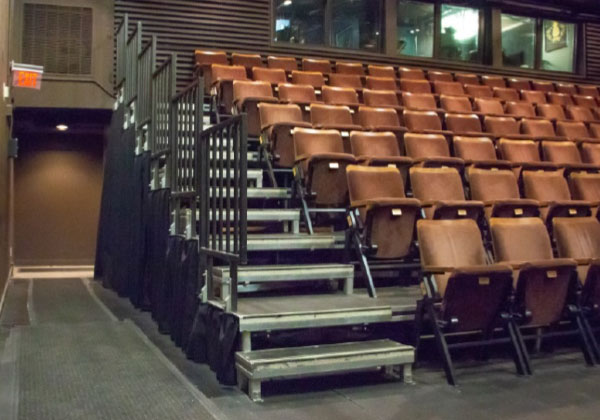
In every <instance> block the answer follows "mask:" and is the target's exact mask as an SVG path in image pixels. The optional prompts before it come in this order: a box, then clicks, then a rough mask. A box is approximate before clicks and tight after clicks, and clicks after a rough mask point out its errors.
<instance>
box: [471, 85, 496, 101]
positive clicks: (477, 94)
mask: <svg viewBox="0 0 600 420" xmlns="http://www.w3.org/2000/svg"><path fill="white" fill-rule="evenodd" d="M465 92H466V93H467V95H470V96H472V97H473V98H493V97H494V91H492V88H491V87H489V86H486V85H481V86H479V85H465Z"/></svg>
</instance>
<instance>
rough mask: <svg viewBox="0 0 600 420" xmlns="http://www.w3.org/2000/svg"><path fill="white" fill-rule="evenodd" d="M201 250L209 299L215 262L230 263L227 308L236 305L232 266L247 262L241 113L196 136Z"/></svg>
mask: <svg viewBox="0 0 600 420" xmlns="http://www.w3.org/2000/svg"><path fill="white" fill-rule="evenodd" d="M199 142H200V145H199V150H200V153H199V157H200V159H199V164H200V165H199V184H198V192H199V194H198V203H199V210H200V212H199V213H200V223H199V229H198V234H199V240H200V253H201V255H202V257H203V259H205V261H206V280H207V292H208V298H209V299H212V298H214V289H213V284H212V268H213V265H214V262H215V260H217V261H221V262H224V263H226V264H228V265H229V266H230V274H231V296H230V299H231V301H230V308H231V310H232V311H235V310H236V309H237V284H238V283H237V270H238V266H239V265H240V264H246V262H247V229H248V224H247V217H246V214H247V210H248V200H247V187H248V183H247V182H248V181H247V170H248V138H247V121H246V114H242V115H238V116H235V117H232V118H229V119H227V120H225V121H223V122H221V123H219V124H217V125H215V126H212V127H210V128H208V129H207V130H204V131H203V132H202V134H201V135H200V138H199Z"/></svg>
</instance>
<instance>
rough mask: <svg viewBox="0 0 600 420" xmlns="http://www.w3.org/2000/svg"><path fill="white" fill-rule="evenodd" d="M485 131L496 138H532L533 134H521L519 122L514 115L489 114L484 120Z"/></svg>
mask: <svg viewBox="0 0 600 420" xmlns="http://www.w3.org/2000/svg"><path fill="white" fill-rule="evenodd" d="M483 125H484V127H485V132H486V133H488V135H491V136H494V137H495V138H502V137H504V138H510V139H530V138H531V136H526V135H523V134H521V129H520V126H519V123H518V122H517V120H516V119H514V118H512V117H496V116H491V115H488V116H486V117H485V118H484V120H483Z"/></svg>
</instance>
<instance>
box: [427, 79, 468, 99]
mask: <svg viewBox="0 0 600 420" xmlns="http://www.w3.org/2000/svg"><path fill="white" fill-rule="evenodd" d="M433 87H434V90H435V93H437V94H439V95H454V96H460V95H464V94H465V90H464V88H463V85H461V84H460V83H458V82H442V81H435V82H433Z"/></svg>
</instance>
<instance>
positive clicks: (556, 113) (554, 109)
mask: <svg viewBox="0 0 600 420" xmlns="http://www.w3.org/2000/svg"><path fill="white" fill-rule="evenodd" d="M536 108H537V113H538V115H539V116H540V117H544V118H545V119H547V120H555V121H562V120H566V119H567V116H566V114H565V109H564V108H563V107H562V105H557V104H539V105H538V106H537V107H536Z"/></svg>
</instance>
